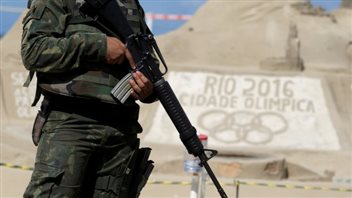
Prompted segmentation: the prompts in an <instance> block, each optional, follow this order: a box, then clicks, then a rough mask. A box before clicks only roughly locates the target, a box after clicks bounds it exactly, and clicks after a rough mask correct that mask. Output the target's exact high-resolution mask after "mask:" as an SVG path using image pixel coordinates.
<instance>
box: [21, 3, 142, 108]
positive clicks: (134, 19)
mask: <svg viewBox="0 0 352 198" xmlns="http://www.w3.org/2000/svg"><path fill="white" fill-rule="evenodd" d="M117 1H118V3H119V5H120V7H121V10H122V11H123V13H124V14H125V15H126V17H127V20H128V21H129V23H130V25H131V26H132V28H133V29H134V31H140V30H141V29H142V24H143V23H140V20H141V17H140V16H142V15H141V14H143V13H142V12H143V11H142V10H140V9H138V8H137V4H136V2H135V0H124V1H123V2H124V3H122V1H121V0H117ZM82 3H83V0H33V2H32V4H31V6H30V9H29V11H28V13H27V15H26V16H25V17H24V19H23V35H22V45H21V54H22V60H23V63H24V65H25V67H26V68H27V69H28V70H30V71H34V72H36V73H37V77H38V83H39V86H40V87H41V88H42V89H44V90H47V91H50V92H54V93H57V94H62V95H68V96H73V97H85V98H96V99H99V100H101V101H103V102H108V103H116V101H115V100H114V99H113V98H112V96H111V95H110V91H111V89H112V87H113V86H114V85H115V84H116V83H117V82H118V80H119V79H121V78H122V77H123V76H124V75H125V74H126V73H127V72H128V71H129V69H130V67H129V65H127V64H121V65H107V64H106V63H105V54H106V51H107V43H106V38H107V36H106V34H105V33H104V32H102V31H101V30H100V29H99V28H98V27H97V26H95V25H94V24H93V23H92V22H91V23H89V22H87V23H71V22H70V21H72V20H71V19H72V18H74V17H76V18H77V16H80V13H79V10H78V8H79V6H80V5H81V4H82ZM125 104H126V105H128V104H130V105H135V102H134V100H133V99H129V100H128V101H127V102H126V103H125Z"/></svg>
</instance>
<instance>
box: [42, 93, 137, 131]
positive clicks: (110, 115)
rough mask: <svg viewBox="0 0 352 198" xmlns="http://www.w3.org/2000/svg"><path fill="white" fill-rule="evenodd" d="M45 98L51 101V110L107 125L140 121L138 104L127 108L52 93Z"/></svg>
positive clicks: (46, 94)
mask: <svg viewBox="0 0 352 198" xmlns="http://www.w3.org/2000/svg"><path fill="white" fill-rule="evenodd" d="M44 97H45V99H47V100H48V101H49V106H50V109H51V110H53V111H62V112H66V113H75V114H78V115H82V116H85V117H88V118H92V119H94V120H98V121H102V122H107V123H116V122H119V123H121V121H123V122H126V121H127V122H131V121H132V122H133V121H137V120H138V114H139V106H138V105H137V104H135V105H129V106H125V105H118V104H110V103H104V102H101V101H99V100H94V99H84V98H76V97H69V96H63V95H58V94H52V93H44ZM116 124H117V123H116Z"/></svg>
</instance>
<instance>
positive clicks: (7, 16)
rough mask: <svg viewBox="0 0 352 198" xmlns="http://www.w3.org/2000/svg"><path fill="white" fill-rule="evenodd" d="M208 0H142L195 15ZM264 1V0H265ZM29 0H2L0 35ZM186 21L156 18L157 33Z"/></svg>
mask: <svg viewBox="0 0 352 198" xmlns="http://www.w3.org/2000/svg"><path fill="white" fill-rule="evenodd" d="M206 1H207V0H181V1H178V0H153V1H151V0H140V2H141V4H142V6H143V7H144V9H145V11H146V13H161V14H179V15H193V14H194V13H195V12H196V11H197V9H198V8H199V7H200V6H201V5H203V4H204V3H205V2H206ZM263 1H264V0H263ZM311 2H312V4H313V5H314V6H321V7H323V8H325V9H326V10H328V11H330V10H333V9H336V8H337V7H338V6H339V5H340V2H341V1H340V0H311ZM26 6H27V0H0V37H2V36H3V35H4V34H6V32H7V31H8V30H9V29H10V28H11V27H12V25H13V24H14V23H15V22H16V21H17V20H18V17H19V16H20V14H21V13H22V12H23V11H24V10H25V9H26ZM184 23H185V21H184V20H166V21H165V20H154V21H153V32H154V34H155V35H160V34H164V33H167V32H169V31H172V30H175V29H177V28H178V27H180V26H181V25H183V24H184Z"/></svg>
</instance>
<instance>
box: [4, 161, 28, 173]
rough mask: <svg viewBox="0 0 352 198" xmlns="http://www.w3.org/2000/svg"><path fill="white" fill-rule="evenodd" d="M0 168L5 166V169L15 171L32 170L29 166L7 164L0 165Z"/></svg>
mask: <svg viewBox="0 0 352 198" xmlns="http://www.w3.org/2000/svg"><path fill="white" fill-rule="evenodd" d="M0 166H5V167H7V168H16V169H21V170H31V171H32V170H33V168H32V167H29V166H19V165H14V164H9V163H1V162H0Z"/></svg>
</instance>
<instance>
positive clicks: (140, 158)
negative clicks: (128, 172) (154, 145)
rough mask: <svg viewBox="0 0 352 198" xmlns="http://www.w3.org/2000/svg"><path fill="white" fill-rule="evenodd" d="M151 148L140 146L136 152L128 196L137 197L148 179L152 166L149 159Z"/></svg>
mask: <svg viewBox="0 0 352 198" xmlns="http://www.w3.org/2000/svg"><path fill="white" fill-rule="evenodd" d="M151 150H152V149H151V148H148V147H145V148H140V149H139V150H138V153H137V159H136V162H135V167H134V170H135V171H134V173H133V178H132V181H131V187H130V192H129V196H128V197H131V198H132V197H139V195H140V193H141V191H142V189H143V187H144V186H145V184H146V183H147V181H148V178H149V176H150V174H151V173H152V170H153V168H154V165H153V163H154V162H153V161H152V160H149V155H150V152H151Z"/></svg>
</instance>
